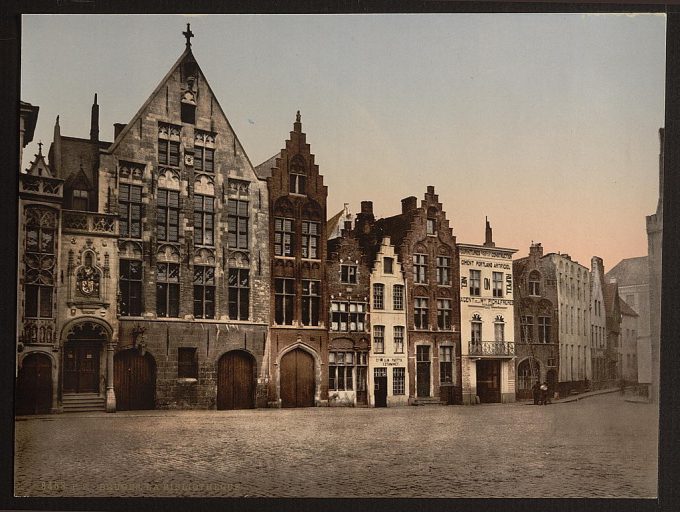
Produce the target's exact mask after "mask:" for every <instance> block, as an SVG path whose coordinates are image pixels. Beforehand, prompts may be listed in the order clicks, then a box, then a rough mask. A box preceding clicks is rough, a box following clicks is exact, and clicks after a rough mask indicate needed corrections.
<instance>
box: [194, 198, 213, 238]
mask: <svg viewBox="0 0 680 512" xmlns="http://www.w3.org/2000/svg"><path fill="white" fill-rule="evenodd" d="M214 223H215V198H214V197H211V196H203V195H200V194H194V243H195V244H196V245H214V244H215V232H214Z"/></svg>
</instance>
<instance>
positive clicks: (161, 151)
mask: <svg viewBox="0 0 680 512" xmlns="http://www.w3.org/2000/svg"><path fill="white" fill-rule="evenodd" d="M158 163H159V164H163V165H172V166H173V167H178V166H179V141H178V140H167V139H158Z"/></svg>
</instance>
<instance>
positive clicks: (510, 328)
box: [457, 220, 517, 404]
mask: <svg viewBox="0 0 680 512" xmlns="http://www.w3.org/2000/svg"><path fill="white" fill-rule="evenodd" d="M457 247H458V256H459V264H460V306H459V307H460V321H461V373H462V393H463V403H464V404H474V403H477V402H481V403H489V402H503V403H505V402H514V401H515V312H514V300H513V297H514V290H513V277H512V255H513V254H514V253H515V252H517V251H516V250H515V249H505V248H501V247H496V244H495V243H494V242H493V237H492V231H491V226H490V225H489V222H488V220H487V221H486V236H485V242H484V244H483V245H473V244H462V243H459V244H458V245H457Z"/></svg>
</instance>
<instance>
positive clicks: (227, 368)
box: [217, 350, 255, 409]
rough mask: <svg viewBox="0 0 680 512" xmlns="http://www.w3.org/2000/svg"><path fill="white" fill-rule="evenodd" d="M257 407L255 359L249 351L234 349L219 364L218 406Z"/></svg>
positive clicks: (219, 407)
mask: <svg viewBox="0 0 680 512" xmlns="http://www.w3.org/2000/svg"><path fill="white" fill-rule="evenodd" d="M254 407H255V360H254V359H253V356H251V355H250V354H249V353H248V352H245V351H243V350H232V351H230V352H227V353H226V354H224V355H223V356H222V357H221V358H220V360H219V363H218V365H217V408H218V409H252V408H254Z"/></svg>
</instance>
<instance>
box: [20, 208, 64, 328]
mask: <svg viewBox="0 0 680 512" xmlns="http://www.w3.org/2000/svg"><path fill="white" fill-rule="evenodd" d="M25 218H26V235H25V251H26V252H25V255H24V261H25V270H24V272H25V273H24V286H25V289H24V291H25V297H24V316H25V317H26V318H52V295H53V291H54V285H55V282H54V281H55V280H54V276H55V264H56V249H55V234H56V230H57V215H56V212H55V211H54V210H50V209H47V208H40V207H33V206H31V207H27V208H26V217H25Z"/></svg>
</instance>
